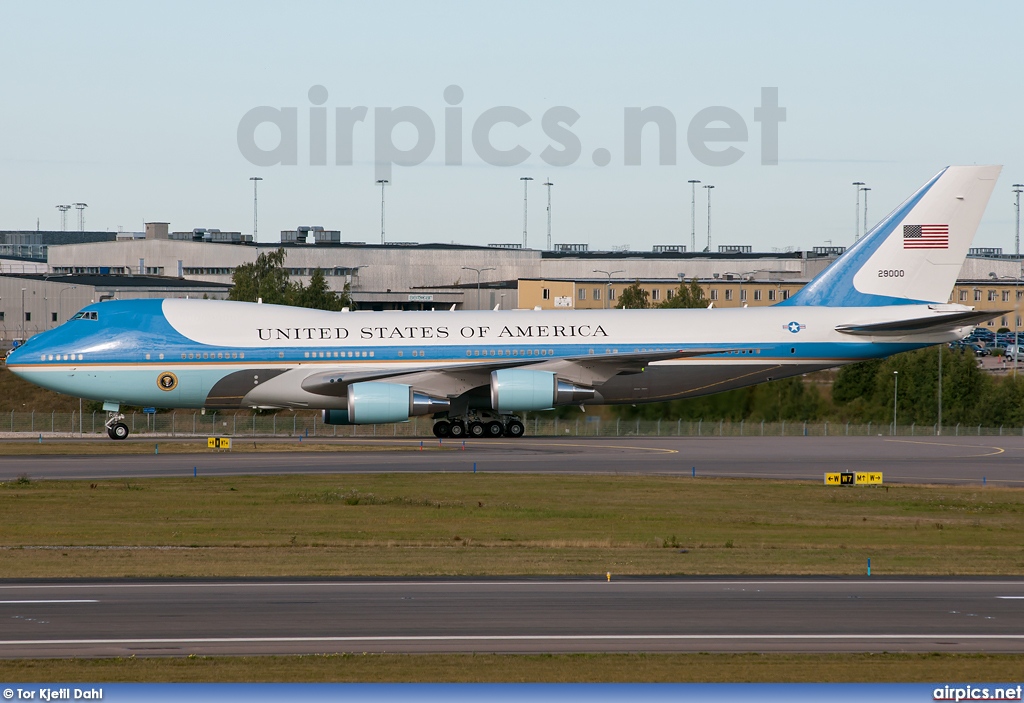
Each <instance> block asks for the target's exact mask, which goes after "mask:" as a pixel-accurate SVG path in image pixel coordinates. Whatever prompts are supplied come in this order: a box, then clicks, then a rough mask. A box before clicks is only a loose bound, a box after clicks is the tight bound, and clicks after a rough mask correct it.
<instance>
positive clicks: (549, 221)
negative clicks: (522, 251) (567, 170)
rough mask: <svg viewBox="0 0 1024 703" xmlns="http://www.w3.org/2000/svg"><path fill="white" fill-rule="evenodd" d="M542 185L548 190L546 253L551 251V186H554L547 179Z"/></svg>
mask: <svg viewBox="0 0 1024 703" xmlns="http://www.w3.org/2000/svg"><path fill="white" fill-rule="evenodd" d="M544 185H546V186H547V188H548V251H551V186H553V185H555V184H554V183H552V182H551V179H550V178H549V179H547V180H546V181H544Z"/></svg>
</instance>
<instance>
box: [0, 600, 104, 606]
mask: <svg viewBox="0 0 1024 703" xmlns="http://www.w3.org/2000/svg"><path fill="white" fill-rule="evenodd" d="M38 603H99V601H98V600H0V605H34V604H38Z"/></svg>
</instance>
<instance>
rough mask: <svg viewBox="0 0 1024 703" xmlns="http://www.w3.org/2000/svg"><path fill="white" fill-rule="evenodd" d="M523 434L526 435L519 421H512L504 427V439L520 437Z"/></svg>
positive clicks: (523, 426) (524, 428)
mask: <svg viewBox="0 0 1024 703" xmlns="http://www.w3.org/2000/svg"><path fill="white" fill-rule="evenodd" d="M524 434H526V426H525V425H523V423H521V422H519V420H512V421H511V422H509V423H508V424H507V425H505V436H506V437H522V436H523V435H524Z"/></svg>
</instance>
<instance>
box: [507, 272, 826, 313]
mask: <svg viewBox="0 0 1024 703" xmlns="http://www.w3.org/2000/svg"><path fill="white" fill-rule="evenodd" d="M634 283H639V284H640V287H641V288H643V289H644V290H645V291H647V294H648V302H649V303H650V304H651V306H652V307H654V306H657V305H660V304H661V303H662V302H663V301H665V300H667V299H669V298H671V297H672V296H673V295H675V294H676V291H678V290H679V279H678V278H657V279H632V278H631V279H619V278H613V279H611V280H609V279H607V278H586V279H579V280H571V279H546V278H520V279H519V307H521V308H540V309H542V310H565V309H576V310H596V309H601V308H614V307H615V306H616V305H617V303H618V299H619V296H620V295H621V294H622V290H623V289H624V288H626V287H627V286H631V285H633V284H634ZM698 283H699V284H700V287H701V289H703V291H704V297H705V298H706V299H707V300H708V302H709V303H714V304H715V307H716V308H738V307H742V306H744V305H748V306H751V307H753V306H758V305H774V304H775V303H777V302H780V301H783V300H786V299H787V298H789V296H791V295H793V293H795V292H796V291H798V290H800V288H802V287H803V286H804V284H805V283H806V281H802V280H774V281H772V280H751V279H749V278H746V279H744V278H740V277H738V276H736V277H733V276H728V275H727V276H723V277H719V278H710V279H701V280H698ZM687 285H689V279H687Z"/></svg>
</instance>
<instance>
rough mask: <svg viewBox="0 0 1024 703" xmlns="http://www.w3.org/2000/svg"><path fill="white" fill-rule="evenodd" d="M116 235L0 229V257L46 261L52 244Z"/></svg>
mask: <svg viewBox="0 0 1024 703" xmlns="http://www.w3.org/2000/svg"><path fill="white" fill-rule="evenodd" d="M116 237H117V233H115V232H64V231H41V230H19V229H7V230H0V258H13V259H24V260H26V261H39V262H45V261H46V256H47V252H48V251H49V248H50V247H51V246H62V245H66V244H85V243H88V242H112V241H114V239H115V238H116Z"/></svg>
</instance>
